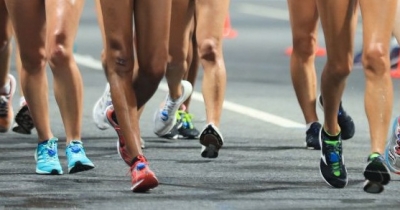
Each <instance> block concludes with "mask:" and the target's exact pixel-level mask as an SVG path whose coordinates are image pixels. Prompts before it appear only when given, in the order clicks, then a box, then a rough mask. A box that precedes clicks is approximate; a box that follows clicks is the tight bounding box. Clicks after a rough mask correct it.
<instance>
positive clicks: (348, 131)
mask: <svg viewBox="0 0 400 210" xmlns="http://www.w3.org/2000/svg"><path fill="white" fill-rule="evenodd" d="M318 101H319V105H320V107H321V109H322V110H324V109H323V102H322V97H321V95H320V96H319V97H318ZM338 124H339V126H340V130H341V139H342V140H348V139H351V138H353V136H354V133H355V131H356V126H355V125H354V121H353V119H352V118H351V116H350V115H348V114H347V112H346V111H345V110H344V108H343V106H342V102H340V106H339V113H338Z"/></svg>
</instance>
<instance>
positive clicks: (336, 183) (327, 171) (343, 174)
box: [319, 128, 348, 188]
mask: <svg viewBox="0 0 400 210" xmlns="http://www.w3.org/2000/svg"><path fill="white" fill-rule="evenodd" d="M319 141H320V144H321V161H320V164H319V169H320V173H321V176H322V178H323V179H324V180H325V182H326V183H327V184H329V185H330V186H332V187H335V188H344V187H345V186H346V185H347V182H348V179H347V170H346V166H345V165H344V158H343V155H342V153H343V151H342V141H341V139H340V136H339V137H338V138H337V139H333V138H332V137H329V136H328V135H327V134H326V133H325V132H324V131H323V128H321V131H320V139H319Z"/></svg>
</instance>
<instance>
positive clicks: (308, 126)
mask: <svg viewBox="0 0 400 210" xmlns="http://www.w3.org/2000/svg"><path fill="white" fill-rule="evenodd" d="M315 122H317V121H315ZM315 122H310V123H307V124H306V131H308V129H310V127H311V125H312V124H313V123H315Z"/></svg>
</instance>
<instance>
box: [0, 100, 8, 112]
mask: <svg viewBox="0 0 400 210" xmlns="http://www.w3.org/2000/svg"><path fill="white" fill-rule="evenodd" d="M7 114H8V98H7V97H6V96H0V116H6V115H7Z"/></svg>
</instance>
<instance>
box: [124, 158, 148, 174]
mask: <svg viewBox="0 0 400 210" xmlns="http://www.w3.org/2000/svg"><path fill="white" fill-rule="evenodd" d="M136 162H137V164H132V166H131V167H130V168H129V171H128V173H127V175H129V174H130V175H131V177H132V179H134V178H136V177H133V173H132V171H133V170H138V171H140V170H141V169H143V168H145V167H146V166H147V165H148V164H147V160H146V158H145V157H143V156H137V157H136Z"/></svg>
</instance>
